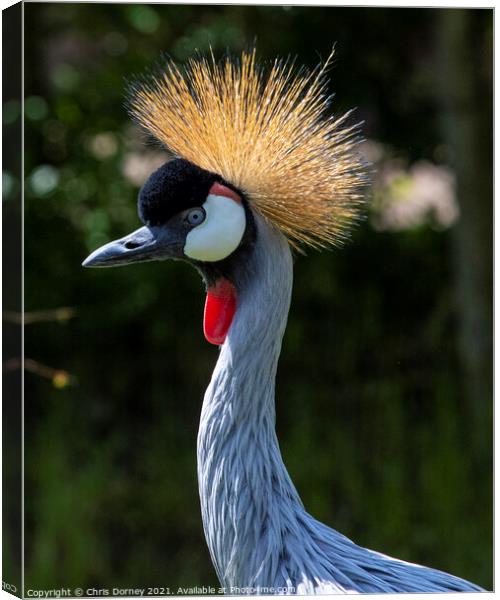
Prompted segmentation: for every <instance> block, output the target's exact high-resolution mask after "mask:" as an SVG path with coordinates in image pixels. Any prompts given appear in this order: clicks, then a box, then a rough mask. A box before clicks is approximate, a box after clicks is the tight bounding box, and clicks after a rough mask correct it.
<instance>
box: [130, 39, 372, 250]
mask: <svg viewBox="0 0 500 600" xmlns="http://www.w3.org/2000/svg"><path fill="white" fill-rule="evenodd" d="M332 55H333V53H332ZM331 57H332V56H330V57H329V59H328V60H327V62H326V63H325V64H324V65H323V67H321V68H319V67H318V68H317V69H315V70H314V71H312V72H307V71H305V70H304V69H302V70H300V71H297V70H296V69H295V68H294V65H293V62H290V61H277V60H276V61H274V63H273V64H272V65H270V67H269V69H268V70H267V71H266V70H264V69H263V68H262V67H260V66H259V65H258V64H257V61H256V57H255V50H254V51H252V52H250V53H246V52H244V53H243V54H242V55H241V58H240V59H239V60H237V61H235V60H231V59H230V58H227V59H225V60H224V61H222V62H217V61H216V60H215V59H214V57H213V55H211V56H210V57H209V58H196V59H191V60H189V61H188V63H187V65H186V68H185V70H184V71H181V69H180V68H179V67H178V66H177V65H176V64H175V63H174V62H173V61H171V60H169V61H167V63H166V65H165V66H164V69H163V70H162V72H161V73H160V74H156V75H153V76H151V77H150V78H149V79H147V80H145V81H142V82H140V83H138V84H136V85H135V86H134V87H133V89H132V97H131V102H130V106H131V113H132V115H133V117H134V118H135V119H136V120H137V121H138V123H139V124H140V125H141V126H143V127H144V128H145V129H146V130H148V131H149V132H150V133H151V134H152V135H154V136H155V137H156V138H157V139H158V140H159V141H160V142H161V143H162V144H163V145H164V146H165V147H166V148H167V149H168V150H169V151H170V152H171V153H172V154H173V155H174V156H178V157H180V158H184V159H186V160H189V161H190V162H192V163H194V164H196V165H198V166H199V167H201V168H203V169H206V170H208V171H212V172H214V173H217V174H219V175H220V176H222V177H223V178H224V179H225V180H226V181H227V182H228V183H230V184H232V185H234V186H235V187H236V188H238V189H240V190H241V191H242V192H243V193H244V194H245V196H246V198H247V199H248V201H249V203H250V205H251V206H252V208H254V209H255V210H257V211H258V212H259V213H260V214H262V215H263V216H264V217H265V218H267V219H268V220H269V221H270V222H271V223H273V224H274V225H275V226H276V227H278V228H279V229H280V230H281V231H282V232H283V233H284V234H285V235H286V236H287V238H288V239H289V241H290V242H291V244H292V245H293V246H296V247H298V246H300V244H301V243H305V244H308V245H311V246H315V247H319V246H326V245H329V244H336V243H339V242H341V241H342V239H343V238H345V236H346V234H347V231H348V227H349V225H350V224H352V222H353V220H354V219H355V218H356V217H357V216H358V214H359V210H360V206H361V204H362V193H361V192H362V187H363V185H364V184H365V182H366V166H365V165H364V163H363V161H362V159H361V158H360V157H359V155H358V154H357V152H356V145H357V143H358V139H357V134H358V126H357V125H351V126H349V125H346V120H347V117H348V115H349V114H350V113H346V114H344V115H342V116H340V117H334V116H328V115H327V109H328V106H329V98H328V97H327V95H326V86H327V82H326V80H325V78H324V73H325V69H326V68H327V66H328V64H329V62H330V60H331Z"/></svg>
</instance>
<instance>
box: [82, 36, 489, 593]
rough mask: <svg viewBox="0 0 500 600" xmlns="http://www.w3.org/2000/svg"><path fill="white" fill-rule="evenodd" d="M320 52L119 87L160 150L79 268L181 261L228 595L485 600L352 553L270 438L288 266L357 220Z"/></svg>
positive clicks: (208, 534) (206, 487) (247, 60)
mask: <svg viewBox="0 0 500 600" xmlns="http://www.w3.org/2000/svg"><path fill="white" fill-rule="evenodd" d="M332 57H333V51H332V54H331V55H330V56H329V57H328V59H327V60H326V61H324V62H322V63H320V64H319V65H318V66H317V67H316V68H314V69H306V68H304V67H300V68H298V67H297V65H296V59H291V58H286V59H276V60H274V61H268V62H262V61H259V60H258V59H257V55H256V49H255V48H253V49H250V50H246V51H243V52H241V54H239V55H237V56H234V55H225V56H224V57H223V58H217V59H216V58H215V57H214V54H213V52H210V53H208V54H207V55H200V54H198V55H195V56H193V57H192V58H190V59H189V60H188V61H187V62H186V63H185V64H183V65H178V64H177V63H176V62H175V61H174V60H173V59H171V58H165V59H164V61H163V63H162V64H161V65H160V66H159V67H158V68H157V69H156V70H153V72H148V74H147V75H146V76H143V77H139V78H138V79H136V80H134V81H133V82H132V83H131V84H130V87H129V89H128V100H127V105H128V110H129V112H130V115H131V117H132V119H133V120H134V121H135V122H136V124H137V125H138V126H139V127H140V128H141V129H142V130H143V131H144V132H146V134H147V135H148V136H150V137H152V138H153V139H154V140H155V141H156V142H158V143H159V144H160V145H161V146H162V147H163V148H164V149H165V150H166V151H167V152H168V155H169V156H168V160H167V161H166V162H165V163H164V164H163V165H162V166H161V167H159V168H158V169H157V170H156V171H154V172H153V173H152V174H151V175H150V177H149V178H148V179H147V181H146V182H145V184H144V185H143V187H142V188H141V189H140V191H139V194H138V200H137V205H138V215H139V218H140V220H141V221H142V224H143V225H142V226H141V227H140V228H139V229H137V230H136V231H134V232H133V233H131V234H129V235H126V236H125V237H122V238H120V239H119V240H115V241H112V242H109V243H108V244H105V245H104V246H102V247H101V248H98V249H97V250H95V251H94V252H93V253H92V254H90V256H89V257H88V258H87V259H86V260H85V261H84V262H83V265H84V266H87V267H111V266H118V265H127V264H131V263H137V262H145V261H157V260H158V261H162V260H167V259H171V260H181V261H185V262H187V263H189V264H191V265H192V266H193V267H194V268H195V269H196V270H197V271H198V272H199V273H200V275H201V277H202V280H203V282H204V284H205V288H206V301H205V308H204V320H203V330H204V335H205V337H206V339H207V340H208V342H210V343H212V344H215V345H217V346H218V347H219V354H218V360H217V363H216V366H215V369H214V372H213V375H212V378H211V381H210V383H209V385H208V388H207V390H206V393H205V395H204V398H203V403H202V409H201V416H200V425H199V432H198V438H197V465H198V466H197V470H198V483H199V496H200V505H201V515H202V520H203V528H204V534H205V538H206V542H207V545H208V549H209V552H210V556H211V559H212V562H213V565H214V568H215V570H216V573H217V576H218V578H219V580H220V583H221V586H222V589H223V591H225V592H227V593H229V594H277V595H288V594H328V593H334V594H336V593H391V592H458V591H464V592H465V591H477V592H479V591H484V590H482V588H481V587H479V586H478V585H475V584H474V583H471V582H468V581H466V580H464V579H461V578H459V577H456V576H453V575H451V574H448V573H445V572H442V571H439V570H436V569H433V568H430V567H425V566H420V565H417V564H412V563H409V562H405V561H403V560H399V559H396V558H391V557H390V556H386V555H384V554H382V553H380V552H376V551H374V550H370V549H367V548H364V547H362V546H360V545H357V544H356V543H355V542H353V541H351V540H350V539H349V538H348V537H346V536H344V535H343V534H341V533H340V532H338V531H336V530H335V529H333V528H331V527H329V526H327V525H325V524H323V523H321V522H319V521H318V520H316V519H315V518H314V517H313V516H312V515H311V514H309V513H308V512H307V510H306V508H305V507H304V505H303V503H302V501H301V498H300V496H299V494H298V492H297V490H296V488H295V486H294V484H293V482H292V480H291V478H290V475H289V473H288V471H287V469H286V467H285V464H284V462H283V458H282V455H281V452H280V448H279V443H278V439H277V435H276V430H275V378H276V370H277V365H278V358H279V355H280V351H281V344H282V338H283V334H284V331H285V327H286V322H287V318H288V313H289V308H290V299H291V292H292V281H293V264H294V260H295V257H296V256H297V255H298V254H300V253H305V249H308V248H313V249H319V250H321V249H323V248H331V247H338V246H341V245H342V244H343V243H344V242H345V240H346V239H347V238H348V237H349V232H350V231H351V230H352V227H353V226H354V225H355V224H356V223H357V222H358V221H359V219H360V218H362V215H363V207H364V205H365V203H366V201H365V199H364V198H365V192H366V188H367V186H368V185H369V181H370V174H369V172H370V166H369V165H367V164H366V161H365V160H364V159H363V158H362V156H361V153H360V150H359V143H360V141H361V139H362V137H361V134H360V124H359V123H357V122H353V119H352V116H351V114H352V113H351V112H346V113H343V114H340V115H337V114H335V113H334V112H332V111H331V105H332V99H333V96H331V95H329V94H328V89H329V77H328V70H329V67H330V65H331V61H332Z"/></svg>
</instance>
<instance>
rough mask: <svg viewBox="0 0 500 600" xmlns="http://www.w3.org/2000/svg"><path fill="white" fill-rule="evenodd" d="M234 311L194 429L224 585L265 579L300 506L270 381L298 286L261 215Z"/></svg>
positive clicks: (280, 240)
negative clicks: (285, 510) (287, 517)
mask: <svg viewBox="0 0 500 600" xmlns="http://www.w3.org/2000/svg"><path fill="white" fill-rule="evenodd" d="M256 225H257V231H258V234H257V241H256V244H255V247H254V251H253V253H252V255H251V257H250V260H249V264H248V265H247V271H246V272H245V273H244V274H241V279H240V280H239V281H238V282H237V290H238V301H237V310H236V314H235V317H234V320H233V323H232V325H231V328H230V330H229V333H228V336H227V339H226V341H225V343H224V345H223V346H222V347H221V352H220V357H219V360H218V362H217V365H216V368H215V370H214V373H213V376H212V380H211V382H210V385H209V387H208V389H207V391H206V394H205V398H204V402H203V409H202V414H201V423H200V430H199V435H198V478H199V486H200V497H201V506H202V516H203V523H204V528H205V535H206V538H207V542H208V546H209V548H210V552H211V555H212V560H213V562H214V565H215V567H216V569H217V572H218V575H219V578H220V580H221V582H222V583H223V585H226V586H235V585H246V586H252V585H256V584H258V583H259V581H269V575H270V570H273V568H275V567H276V565H273V561H275V562H276V559H277V558H278V556H279V554H280V548H277V547H276V545H277V544H280V533H279V532H280V531H281V530H282V528H283V526H284V523H283V522H282V521H283V515H282V514H280V511H279V510H277V508H278V507H279V506H281V504H282V503H283V502H284V503H285V504H286V505H287V507H289V506H296V507H297V508H298V509H302V504H301V501H300V499H299V497H298V494H297V492H296V490H295V488H294V486H293V484H292V482H291V481H290V478H289V476H288V473H287V471H286V469H285V466H284V464H283V461H282V458H281V454H280V451H279V447H278V441H277V439H276V433H275V409H274V388H275V376H276V367H277V363H278V358H279V354H280V349H281V340H282V337H283V333H284V331H285V326H286V321H287V317H288V310H289V306H290V297H291V291H292V278H293V275H292V256H291V252H290V249H289V246H288V243H287V242H286V240H285V238H284V237H283V236H282V235H281V234H280V233H279V232H278V231H276V230H275V229H272V228H271V227H270V226H268V225H267V224H265V223H264V221H263V220H262V219H259V218H258V217H256Z"/></svg>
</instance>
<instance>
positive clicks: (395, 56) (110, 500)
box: [4, 4, 493, 591]
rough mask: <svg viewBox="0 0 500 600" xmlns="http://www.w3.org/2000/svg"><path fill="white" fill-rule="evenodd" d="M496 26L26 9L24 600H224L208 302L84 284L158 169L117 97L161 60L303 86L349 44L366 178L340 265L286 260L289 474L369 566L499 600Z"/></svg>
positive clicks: (386, 12)
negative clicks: (46, 592)
mask: <svg viewBox="0 0 500 600" xmlns="http://www.w3.org/2000/svg"><path fill="white" fill-rule="evenodd" d="M492 14H493V13H492V11H491V10H461V9H460V10H455V9H448V10H436V9H368V8H312V7H311V8H303V7H302V8H301V7H293V8H289V7H241V6H219V7H215V6H208V5H203V6H172V5H170V6H167V5H163V6H162V5H124V6H121V5H116V4H115V5H112V4H109V5H106V4H60V5H56V4H26V5H25V16H26V38H25V39H26V50H25V52H26V53H25V57H26V72H25V75H26V88H25V92H26V104H25V126H26V155H25V160H26V164H25V174H26V223H25V236H26V255H25V263H26V288H25V294H26V310H27V311H28V314H27V323H28V324H27V326H26V356H27V358H28V359H29V360H28V361H27V363H26V367H27V371H28V372H27V373H26V399H25V402H26V405H25V406H26V511H27V512H26V532H27V540H26V568H27V572H26V585H27V586H28V587H45V588H49V587H50V588H52V587H62V586H72V587H74V586H80V587H83V588H86V587H88V586H95V587H129V586H134V587H137V586H169V587H170V588H171V589H172V590H175V591H176V587H177V586H178V585H182V586H190V585H196V584H198V585H209V584H216V578H215V575H214V572H213V569H212V566H211V564H210V559H209V555H208V551H207V549H206V546H205V542H204V539H203V532H202V525H201V518H200V514H199V503H198V492H197V483H196V464H195V444H196V432H197V423H198V419H199V412H200V406H201V399H202V395H203V392H204V389H205V387H206V385H207V383H208V381H209V378H210V374H211V370H212V368H213V365H214V363H215V361H216V358H217V350H216V349H215V348H214V347H212V346H209V345H208V344H207V343H206V342H205V341H204V339H203V334H202V308H203V303H204V294H203V290H202V285H201V282H200V281H199V278H198V275H197V274H196V273H195V272H194V270H190V269H188V268H187V267H186V266H185V265H182V264H162V263H157V264H146V265H138V266H134V267H129V268H127V269H116V270H102V271H99V270H96V271H92V270H83V269H82V268H81V267H80V263H81V261H82V259H83V258H85V256H86V255H87V254H88V253H89V252H90V251H91V250H93V249H95V248H96V247H97V246H99V245H100V244H102V243H104V242H106V241H109V240H110V239H113V238H116V237H121V236H122V235H124V234H125V233H127V232H129V231H131V230H132V229H134V228H136V227H138V225H139V222H138V219H137V216H136V212H135V198H136V195H137V191H138V188H139V187H140V185H141V184H142V182H143V181H144V179H145V178H146V177H147V175H148V174H149V173H150V172H151V171H152V170H153V169H154V168H155V167H156V166H157V165H158V164H159V163H160V162H162V161H163V160H164V156H162V155H161V153H160V151H159V149H158V147H156V146H154V145H151V144H146V143H145V139H144V138H143V136H142V135H141V134H140V133H139V132H138V131H137V130H136V129H135V128H134V127H133V126H132V124H131V123H130V121H129V119H128V117H127V114H126V111H125V109H124V107H123V98H124V97H123V91H124V85H125V78H127V79H128V78H130V77H131V76H133V75H134V74H140V73H141V72H143V71H144V70H145V69H146V68H147V67H148V66H150V65H151V64H152V63H153V62H154V61H156V60H157V58H158V57H159V55H160V53H161V52H163V51H166V52H168V53H169V54H171V55H172V56H173V57H174V58H175V59H178V60H179V61H183V60H185V59H186V58H188V57H189V56H191V55H192V53H193V51H194V49H195V48H198V49H200V50H202V51H203V50H207V49H208V48H209V46H210V45H211V46H212V47H213V48H214V49H215V52H216V53H217V54H218V53H220V52H221V51H223V50H224V49H225V48H230V49H231V50H233V51H235V52H239V51H240V50H241V49H242V48H246V47H249V46H250V45H251V44H252V43H253V42H254V41H255V40H256V43H257V47H258V53H259V56H260V57H262V58H263V59H267V58H273V57H274V56H276V55H280V56H286V55H289V54H291V55H296V56H297V61H298V63H299V64H306V65H308V66H311V67H312V66H314V65H316V64H317V62H318V61H319V59H320V58H321V57H323V58H325V57H326V56H327V54H328V53H329V51H330V49H331V47H332V45H333V44H334V43H335V42H336V43H337V46H336V47H337V54H336V61H335V66H334V69H333V70H332V73H331V77H332V83H331V90H332V91H335V92H336V94H337V96H336V99H335V102H334V109H335V110H336V111H338V112H342V111H345V110H347V109H349V108H351V107H357V112H356V115H357V118H358V119H359V120H364V121H365V125H364V127H363V131H364V135H365V136H366V138H367V142H366V144H365V145H364V148H363V151H364V152H365V153H366V154H367V156H369V158H370V159H371V160H373V161H374V163H375V165H376V176H375V179H374V185H373V188H372V192H371V194H370V197H371V203H370V206H369V208H368V210H367V218H366V220H365V221H364V222H363V224H362V225H361V226H360V227H359V228H358V229H357V230H356V231H355V232H354V233H353V236H352V241H351V242H350V244H349V245H348V246H347V247H345V248H343V249H341V250H334V251H332V252H324V253H316V252H309V256H308V257H305V258H302V257H301V258H299V259H298V260H297V263H296V270H295V288H294V294H293V301H292V309H291V313H290V320H289V326H288V330H287V333H286V336H285V340H284V348H283V353H282V358H281V362H280V368H279V373H278V385H277V390H278V392H277V429H278V435H279V439H280V443H281V447H282V451H283V455H284V460H285V463H286V464H287V466H288V468H289V471H290V474H291V476H292V478H293V480H294V482H295V483H296V485H297V488H298V490H299V492H300V493H301V495H302V498H303V500H304V503H305V505H306V508H307V509H308V510H309V511H310V512H311V513H312V514H313V515H314V516H315V517H317V518H319V519H320V520H322V521H324V522H326V523H328V524H329V525H331V526H333V527H335V528H336V529H339V530H340V531H341V532H343V533H344V534H346V535H348V536H349V537H351V538H353V539H354V540H355V541H356V542H358V543H359V544H361V545H365V546H368V547H371V548H374V549H376V550H379V551H382V552H384V553H387V554H391V555H395V556H397V557H400V558H403V559H405V560H410V561H415V562H421V563H424V564H426V565H429V566H434V567H437V568H440V569H444V570H447V571H451V572H453V573H454V574H456V575H460V576H462V577H465V578H469V579H471V580H473V581H475V582H477V583H479V584H481V585H483V586H485V587H487V588H490V589H491V586H492V488H491V483H492V482H491V478H492V467H491V463H492V461H491V429H492V424H491V412H492V340H491V336H492V35H493V33H492V27H493V25H492ZM7 109H8V110H7V113H5V111H4V114H6V117H5V118H6V119H7V124H8V122H9V121H8V120H9V119H10V122H11V123H15V122H16V119H18V118H19V107H17V108H16V105H15V103H14V104H13V103H11V104H9V106H8V107H7ZM9 111H10V112H9ZM9 178H10V179H9ZM5 182H6V183H7V185H6V187H5V202H7V203H8V202H12V201H13V198H14V196H15V190H16V185H17V183H18V182H16V179H15V177H14V175H13V174H9V173H7V174H6V175H4V183H5ZM40 311H42V312H40Z"/></svg>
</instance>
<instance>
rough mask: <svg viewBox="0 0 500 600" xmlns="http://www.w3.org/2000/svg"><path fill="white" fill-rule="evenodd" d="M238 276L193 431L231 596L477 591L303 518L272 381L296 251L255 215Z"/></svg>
mask: <svg viewBox="0 0 500 600" xmlns="http://www.w3.org/2000/svg"><path fill="white" fill-rule="evenodd" d="M255 218H256V224H257V229H258V235H257V242H256V245H255V247H254V251H253V253H252V255H251V256H250V258H249V260H248V263H247V265H246V268H245V270H244V272H240V273H238V277H239V280H238V281H237V282H236V285H237V288H238V310H237V312H236V315H235V317H234V321H233V323H232V326H231V328H230V330H229V333H228V336H227V339H226V341H225V343H224V345H223V346H222V347H221V352H220V357H219V360H218V362H217V366H216V368H215V371H214V373H213V377H212V380H211V382H210V385H209V387H208V389H207V391H206V394H205V398H204V402H203V408H202V413H201V422H200V430H199V435H198V477H199V488H200V499H201V509H202V517H203V523H204V529H205V535H206V539H207V542H208V546H209V549H210V554H211V557H212V560H213V563H214V565H215V568H216V570H217V574H218V576H219V579H220V581H221V584H222V585H223V586H225V587H226V591H227V592H230V593H231V592H233V593H238V592H239V593H244V592H247V593H258V592H260V593H307V594H311V593H349V592H351V593H355V592H371V593H376V592H445V591H481V588H480V587H478V586H476V585H474V584H472V583H469V582H467V581H465V580H463V579H460V578H458V577H454V576H452V575H449V574H446V573H443V572H441V571H437V570H434V569H429V568H426V567H422V566H419V565H414V564H411V563H407V562H404V561H400V560H397V559H394V558H390V557H388V556H385V555H383V554H380V553H378V552H374V551H371V550H368V549H365V548H362V547H360V546H357V545H356V544H354V543H353V542H352V541H351V540H349V539H348V538H346V537H345V536H343V535H342V534H340V533H338V532H337V531H335V530H334V529H331V528H329V527H327V526H326V525H324V524H322V523H320V522H318V521H316V520H315V519H314V518H313V517H312V516H311V515H309V514H308V513H307V512H306V510H305V509H304V506H303V504H302V502H301V500H300V498H299V495H298V493H297V491H296V489H295V487H294V485H293V483H292V481H291V479H290V477H289V475H288V473H287V470H286V468H285V466H284V464H283V460H282V457H281V453H280V450H279V445H278V440H277V438H276V433H275V407H274V387H275V375H276V368H277V362H278V357H279V353H280V348H281V340H282V336H283V333H284V330H285V326H286V320H287V316H288V310H289V304H290V296H291V289H292V256H291V252H290V249H289V246H288V244H287V242H286V240H285V238H284V237H283V236H282V234H281V233H279V232H278V231H277V230H276V229H274V228H273V227H272V226H271V225H269V224H268V223H267V222H265V221H264V220H263V219H262V218H260V217H259V216H258V215H256V217H255Z"/></svg>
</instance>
